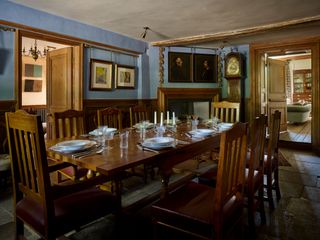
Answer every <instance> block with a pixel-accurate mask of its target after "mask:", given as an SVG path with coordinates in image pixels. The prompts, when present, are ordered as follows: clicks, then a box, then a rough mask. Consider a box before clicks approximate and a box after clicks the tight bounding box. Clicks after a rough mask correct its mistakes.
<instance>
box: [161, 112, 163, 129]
mask: <svg viewBox="0 0 320 240" xmlns="http://www.w3.org/2000/svg"><path fill="white" fill-rule="evenodd" d="M162 125H163V112H161V113H160V126H162Z"/></svg>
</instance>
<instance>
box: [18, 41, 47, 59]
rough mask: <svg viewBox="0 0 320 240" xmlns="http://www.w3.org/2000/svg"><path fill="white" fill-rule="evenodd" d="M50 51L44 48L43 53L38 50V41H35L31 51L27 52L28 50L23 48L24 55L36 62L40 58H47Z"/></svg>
mask: <svg viewBox="0 0 320 240" xmlns="http://www.w3.org/2000/svg"><path fill="white" fill-rule="evenodd" d="M48 51H49V47H47V48H46V47H44V49H43V52H41V51H40V50H39V49H38V46H37V40H36V39H35V40H34V45H33V46H32V45H31V47H30V49H29V51H26V48H25V47H23V50H22V55H24V56H31V57H32V58H33V59H34V60H35V61H37V59H38V58H39V56H40V57H46V56H47V53H48Z"/></svg>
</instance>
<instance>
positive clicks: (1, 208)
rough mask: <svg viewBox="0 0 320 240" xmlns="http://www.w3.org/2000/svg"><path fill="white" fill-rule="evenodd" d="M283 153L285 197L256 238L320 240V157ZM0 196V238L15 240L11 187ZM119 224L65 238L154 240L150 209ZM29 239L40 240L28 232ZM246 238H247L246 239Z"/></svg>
mask: <svg viewBox="0 0 320 240" xmlns="http://www.w3.org/2000/svg"><path fill="white" fill-rule="evenodd" d="M281 153H282V155H283V156H284V157H285V158H286V160H287V161H288V163H289V164H285V165H286V166H281V167H280V188H281V193H282V198H281V200H280V201H279V202H278V203H277V205H276V209H275V210H274V211H269V208H268V204H267V202H266V203H265V206H266V212H267V224H266V225H261V226H260V225H259V215H258V214H257V218H256V223H257V225H258V226H257V232H258V237H257V238H258V239H259V240H267V239H270V240H271V239H272V240H274V239H297V240H298V239H303V240H309V239H310V240H312V239H318V237H319V236H320V227H319V226H320V158H319V157H318V156H316V155H315V154H313V153H311V152H306V151H296V150H292V149H284V148H282V149H281ZM151 184H153V186H152V187H151V188H152V189H154V188H156V187H155V186H156V185H157V183H154V182H152V183H151ZM150 186H151V185H150ZM151 188H149V189H148V188H147V190H145V191H144V190H139V192H138V193H137V192H135V193H134V194H133V195H132V193H130V194H131V195H130V194H129V193H128V194H127V195H126V197H124V200H123V201H124V202H123V203H128V202H130V199H132V198H133V196H135V197H136V196H137V195H139V194H140V195H141V194H146V193H149V194H150V189H151ZM0 194H1V195H0V239H5V240H7V239H8V240H10V239H14V224H13V208H12V194H11V190H10V188H7V190H5V191H4V190H1V192H0ZM120 222H121V224H120V225H116V224H115V221H114V216H111V215H110V216H106V217H105V218H103V219H100V220H99V221H97V222H95V223H93V224H91V225H89V226H87V227H86V228H84V229H83V230H81V231H79V232H76V233H70V234H69V235H68V236H67V237H66V238H67V239H74V240H88V239H117V240H118V239H139V240H141V239H152V224H151V214H150V208H148V207H146V208H143V209H141V210H139V211H135V212H130V213H127V214H125V215H124V217H123V218H122V220H121V221H120ZM119 229H120V231H119ZM245 234H246V232H245ZM26 238H27V239H28V240H33V239H39V237H38V236H37V235H36V234H35V233H33V232H32V231H29V230H28V229H27V232H26ZM166 239H169V238H166ZM244 239H247V237H246V236H245V237H244Z"/></svg>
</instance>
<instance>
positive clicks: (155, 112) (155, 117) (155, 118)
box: [154, 111, 157, 125]
mask: <svg viewBox="0 0 320 240" xmlns="http://www.w3.org/2000/svg"><path fill="white" fill-rule="evenodd" d="M154 125H157V111H154Z"/></svg>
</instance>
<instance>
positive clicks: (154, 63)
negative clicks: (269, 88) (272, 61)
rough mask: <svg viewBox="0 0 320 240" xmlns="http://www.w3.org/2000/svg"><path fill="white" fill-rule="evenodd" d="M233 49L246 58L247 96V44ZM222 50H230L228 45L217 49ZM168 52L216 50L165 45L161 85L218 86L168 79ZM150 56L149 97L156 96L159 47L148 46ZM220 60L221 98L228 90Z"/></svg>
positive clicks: (213, 52)
mask: <svg viewBox="0 0 320 240" xmlns="http://www.w3.org/2000/svg"><path fill="white" fill-rule="evenodd" d="M232 48H233V49H235V48H236V49H237V51H239V52H240V53H242V54H243V55H244V56H245V59H246V68H247V71H246V73H247V76H246V78H245V79H244V80H243V81H245V84H246V85H245V86H246V89H245V97H246V98H248V97H249V95H250V87H249V85H250V84H249V79H248V73H249V58H248V56H249V45H239V46H233V47H232ZM219 50H220V51H222V52H223V55H226V54H228V53H229V52H231V48H230V47H225V48H223V49H219ZM169 52H184V53H198V54H215V53H216V51H215V50H212V49H203V48H187V47H184V48H183V47H167V48H165V51H164V83H163V87H170V88H218V87H220V86H219V84H218V83H172V82H169V81H168V72H169V71H168V53H169ZM148 53H149V57H150V59H151V60H150V68H149V69H150V87H151V88H150V97H151V98H157V87H158V86H159V48H158V47H150V49H149V51H148ZM223 63H224V62H223V61H222V69H221V70H222V89H221V94H222V98H226V97H227V91H228V83H227V80H226V79H225V78H224V77H223V75H224V65H223Z"/></svg>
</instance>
